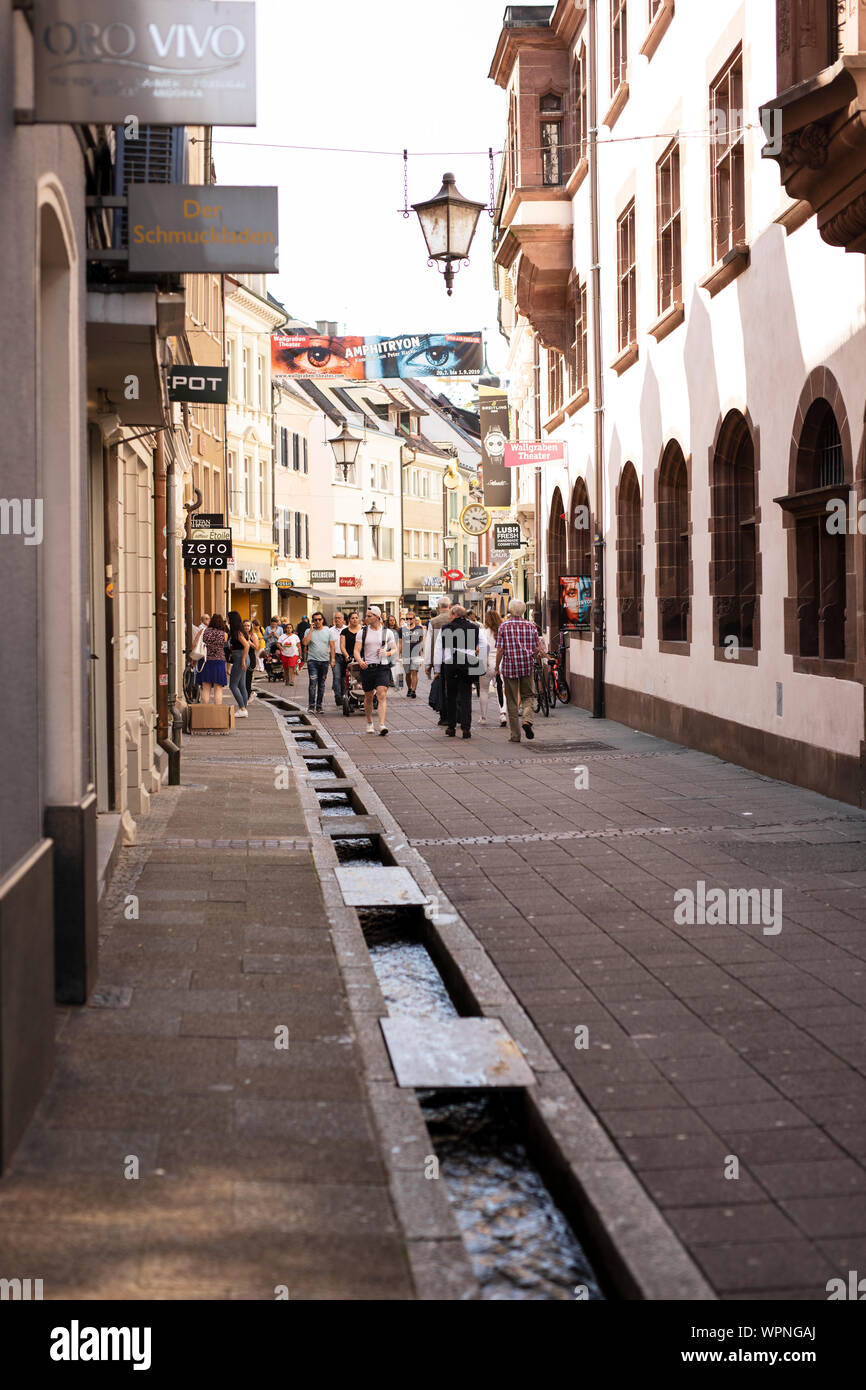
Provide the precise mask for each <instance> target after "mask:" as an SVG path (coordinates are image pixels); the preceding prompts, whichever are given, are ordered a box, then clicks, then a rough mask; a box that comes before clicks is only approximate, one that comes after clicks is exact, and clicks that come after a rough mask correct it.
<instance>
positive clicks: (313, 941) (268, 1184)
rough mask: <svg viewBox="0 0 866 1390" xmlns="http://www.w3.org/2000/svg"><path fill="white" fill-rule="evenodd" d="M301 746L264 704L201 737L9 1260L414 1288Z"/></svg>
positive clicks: (50, 1275) (24, 1175)
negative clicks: (308, 821)
mask: <svg viewBox="0 0 866 1390" xmlns="http://www.w3.org/2000/svg"><path fill="white" fill-rule="evenodd" d="M284 757H285V749H284V745H283V742H282V739H281V738H280V735H279V732H278V730H277V729H276V727H275V724H274V719H273V714H272V713H271V711H270V710H268V709H265V708H263V707H258V706H257V703H256V702H255V701H254V702H253V703H252V705H251V707H250V718H249V720H248V721H244V722H239V723H238V725H237V727H236V730H235V732H234V733H233V734H231V735H226V736H201V735H200V736H197V737H191V738H187V739H185V740H184V745H183V754H182V770H183V786H182V787H180V788H172V789H167V790H164V791H163V792H161V793H160V795H159V796H157V797H154V799H153V801H152V810H151V813H150V815H149V816H147V817H146V818H144V819H143V820H142V821H141V822H140V824H139V832H140V843H139V844H138V845H137V846H135V847H133V848H130V849H127V850H124V851H122V853H121V855H120V860H119V864H118V867H117V869H116V871H115V873H114V875H113V878H112V881H111V885H110V888H109V890H108V893H107V895H106V898H105V900H104V902H103V905H102V912H101V928H102V937H103V940H102V944H101V948H100V985H99V991H98V994H97V997H96V998H95V999H94V1000H93V1001H92V1005H91V1006H89V1007H87V1008H84V1009H65V1010H61V1011H59V1027H58V1055H57V1066H56V1071H55V1078H54V1082H53V1084H52V1086H51V1089H50V1091H49V1092H48V1094H47V1095H46V1097H45V1099H44V1101H43V1103H42V1104H41V1106H40V1108H39V1111H38V1112H37V1116H36V1119H35V1121H34V1122H33V1124H32V1125H31V1126H30V1129H29V1131H28V1132H27V1135H26V1136H25V1139H24V1141H23V1143H22V1144H21V1146H20V1147H19V1149H18V1152H17V1154H16V1155H15V1158H14V1161H13V1164H12V1167H11V1170H10V1172H9V1173H8V1175H7V1176H6V1177H5V1178H4V1179H3V1180H2V1181H0V1247H2V1250H3V1272H4V1274H8V1275H11V1274H12V1273H17V1274H19V1275H20V1276H22V1277H23V1276H31V1277H35V1278H41V1279H42V1280H43V1281H44V1293H45V1297H46V1298H55V1299H56V1298H67V1299H96V1298H110V1299H235V1298H239V1299H274V1298H275V1297H277V1296H286V1295H287V1296H289V1297H290V1298H291V1299H379V1298H383V1299H411V1298H413V1297H414V1293H413V1287H412V1282H411V1279H410V1275H409V1268H408V1262H407V1259H406V1252H405V1245H404V1241H403V1238H402V1236H401V1234H400V1232H399V1227H398V1224H397V1221H396V1219H395V1216H394V1212H393V1209H392V1205H391V1199H390V1195H389V1191H388V1185H387V1179H386V1174H385V1170H384V1167H383V1165H382V1162H381V1159H380V1154H379V1148H378V1143H377V1141H376V1139H375V1137H374V1135H375V1131H374V1129H373V1125H372V1121H371V1119H370V1115H369V1112H368V1107H367V1102H366V1096H365V1091H364V1085H363V1078H362V1071H361V1063H360V1057H359V1053H358V1050H357V1047H356V1046H355V1045H354V1044H353V1041H352V1037H351V1034H350V1029H349V1022H348V1013H347V1008H346V1003H345V997H344V992H343V987H342V981H341V977H340V974H339V969H338V966H337V962H336V958H335V956H334V952H333V949H332V946H331V940H330V935H329V930H328V923H327V921H326V919H325V917H324V915H323V905H322V898H321V893H320V890H319V883H318V879H317V876H316V872H315V868H314V866H313V862H312V858H311V854H310V849H309V841H307V840H306V839H305V834H306V831H305V826H304V821H303V816H302V813H301V809H300V804H299V801H298V798H297V793H296V792H295V791H294V789H278V788H277V787H276V786H275V777H274V767H275V765H277V764H278V763H279V762H282V761H283V760H284ZM135 910H137V911H138V917H137V919H135V918H134V917H132V913H133V912H134V911H135ZM100 1005H101V1006H100ZM283 1026H285V1027H286V1028H287V1029H288V1044H289V1045H288V1049H287V1050H286V1049H282V1048H278V1047H277V1046H276V1042H277V1038H278V1036H281V1037H282V1038H283V1039H284V1038H285V1036H286V1035H285V1034H283V1035H278V1034H277V1032H276V1030H277V1029H278V1028H280V1027H283ZM131 1160H137V1163H138V1173H139V1176H138V1177H137V1178H136V1177H134V1176H126V1175H127V1174H132V1173H134V1171H135V1165H134V1164H133V1163H132V1162H131ZM280 1286H282V1289H281V1295H278V1294H277V1292H276V1291H277V1290H278V1288H280ZM282 1290H284V1291H285V1293H283V1292H282Z"/></svg>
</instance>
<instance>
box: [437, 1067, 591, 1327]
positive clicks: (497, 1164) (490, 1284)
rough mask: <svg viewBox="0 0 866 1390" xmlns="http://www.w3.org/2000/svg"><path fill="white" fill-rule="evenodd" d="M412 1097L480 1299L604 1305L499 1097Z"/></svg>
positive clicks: (577, 1245) (516, 1124)
mask: <svg viewBox="0 0 866 1390" xmlns="http://www.w3.org/2000/svg"><path fill="white" fill-rule="evenodd" d="M418 1099H419V1101H420V1102H421V1109H422V1111H423V1114H424V1119H425V1122H426V1124H427V1129H428V1131H429V1133H430V1138H431V1139H432V1141H433V1148H434V1151H435V1153H436V1157H437V1158H438V1159H439V1165H440V1169H439V1171H440V1173H441V1175H442V1177H443V1178H444V1179H445V1183H446V1185H447V1189H448V1196H449V1198H450V1199H451V1204H452V1207H453V1209H454V1215H455V1217H456V1219H457V1224H458V1226H459V1227H460V1231H461V1234H462V1236H463V1242H464V1244H465V1246H466V1250H467V1252H468V1254H469V1258H470V1261H471V1263H472V1268H473V1272H474V1274H475V1277H476V1278H477V1280H478V1282H479V1284H480V1285H481V1294H482V1297H483V1298H484V1299H489V1300H491V1301H516V1300H521V1301H530V1302H533V1301H541V1300H544V1301H548V1300H556V1301H562V1302H564V1301H566V1300H568V1301H573V1300H575V1299H578V1298H579V1299H581V1300H592V1301H597V1300H599V1299H603V1298H604V1294H603V1293H602V1291H601V1289H600V1287H599V1283H598V1278H597V1276H596V1274H595V1272H594V1271H593V1268H592V1266H591V1264H590V1262H589V1260H588V1258H587V1256H586V1254H585V1252H584V1250H583V1248H582V1246H581V1245H580V1242H579V1241H578V1239H577V1237H576V1235H575V1234H574V1231H573V1230H572V1228H571V1226H570V1225H569V1222H568V1221H567V1219H566V1218H565V1216H564V1215H563V1213H562V1212H561V1211H560V1209H559V1208H558V1207H557V1205H556V1203H555V1202H554V1200H553V1198H552V1197H551V1195H550V1193H549V1192H548V1190H547V1188H546V1187H545V1185H544V1182H543V1181H542V1179H541V1177H540V1175H539V1173H538V1171H537V1169H536V1167H535V1165H534V1164H533V1162H532V1159H531V1158H530V1156H529V1153H528V1152H527V1149H526V1145H525V1144H524V1143H523V1140H522V1139H521V1135H520V1125H519V1121H518V1120H517V1119H516V1118H515V1116H514V1114H513V1112H512V1110H511V1108H510V1107H509V1103H508V1101H507V1100H506V1098H505V1096H503V1095H497V1094H496V1093H494V1092H489V1091H487V1092H483V1093H479V1094H474V1095H473V1094H467V1093H466V1092H465V1091H463V1092H457V1091H449V1092H435V1091H419V1092H418Z"/></svg>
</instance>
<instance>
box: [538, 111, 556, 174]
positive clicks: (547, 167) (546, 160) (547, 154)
mask: <svg viewBox="0 0 866 1390" xmlns="http://www.w3.org/2000/svg"><path fill="white" fill-rule="evenodd" d="M538 107H539V111H540V113H541V181H542V183H544V184H545V185H548V186H557V185H559V184H561V183H562V97H558V96H555V95H554V93H552V92H550V93H548V95H547V96H543V97H542V98H541V100H540V102H539V104H538Z"/></svg>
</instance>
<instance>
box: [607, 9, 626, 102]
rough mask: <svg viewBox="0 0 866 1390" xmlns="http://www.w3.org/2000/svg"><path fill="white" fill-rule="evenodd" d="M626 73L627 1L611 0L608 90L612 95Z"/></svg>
mask: <svg viewBox="0 0 866 1390" xmlns="http://www.w3.org/2000/svg"><path fill="white" fill-rule="evenodd" d="M627 75H628V3H627V0H611V6H610V91H611V95H612V96H613V95H614V93H615V92H616V91H617V89H618V88H619V87H620V85H621V84H622V83H623V82H625V80H626V77H627Z"/></svg>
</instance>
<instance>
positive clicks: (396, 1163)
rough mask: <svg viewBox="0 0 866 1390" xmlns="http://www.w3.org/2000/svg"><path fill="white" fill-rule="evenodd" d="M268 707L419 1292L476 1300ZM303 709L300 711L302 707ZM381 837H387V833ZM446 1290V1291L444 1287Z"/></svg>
mask: <svg viewBox="0 0 866 1390" xmlns="http://www.w3.org/2000/svg"><path fill="white" fill-rule="evenodd" d="M269 703H271V702H270V701H269ZM271 709H272V712H273V715H274V718H275V720H276V723H277V728H278V730H279V732H280V735H281V737H282V740H283V743H284V744H285V747H286V758H287V761H288V763H289V765H290V766H291V768H292V770H293V772H294V775H295V783H296V788H297V792H298V795H299V798H300V802H301V809H302V812H303V815H304V820H305V822H306V824H307V827H308V829H309V832H310V841H309V842H310V849H311V853H312V857H313V863H314V865H315V868H316V872H317V874H318V876H319V883H320V887H321V892H322V898H323V901H324V905H325V913H326V915H327V919H328V925H329V929H330V935H331V941H332V944H333V947H334V952H335V954H336V957H337V964H338V967H339V970H340V974H341V976H342V979H343V986H344V989H345V991H346V998H347V1001H348V1005H349V1011H350V1014H351V1017H352V1022H353V1027H354V1032H355V1039H356V1045H357V1048H358V1051H359V1054H360V1057H361V1061H362V1065H363V1068H364V1072H365V1079H366V1082H367V1096H366V1101H367V1103H368V1106H369V1109H370V1111H371V1114H372V1119H373V1123H374V1129H375V1132H376V1134H377V1135H378V1138H379V1144H380V1152H381V1157H382V1161H383V1163H384V1166H385V1168H386V1170H387V1173H388V1185H389V1189H390V1195H391V1201H392V1205H393V1207H394V1212H395V1216H396V1219H397V1222H398V1225H399V1227H400V1229H401V1230H402V1232H403V1236H404V1239H405V1242H406V1251H407V1257H408V1261H409V1268H410V1271H411V1277H412V1280H413V1283H414V1286H415V1291H416V1294H417V1296H418V1298H419V1300H421V1301H423V1302H438V1301H442V1300H443V1299H457V1300H458V1301H467V1300H470V1301H478V1300H480V1298H481V1289H480V1286H479V1284H478V1281H477V1279H476V1278H475V1275H474V1273H473V1270H472V1266H471V1263H470V1260H469V1256H468V1253H467V1251H466V1247H465V1245H464V1243H463V1237H462V1235H461V1234H460V1230H459V1227H458V1225H457V1219H456V1217H455V1215H454V1211H453V1208H452V1206H451V1202H450V1199H449V1197H448V1193H447V1188H446V1187H445V1185H444V1183H437V1182H431V1181H429V1180H428V1179H427V1178H426V1177H425V1176H424V1158H425V1157H426V1156H427V1153H428V1152H430V1151H431V1150H432V1144H431V1143H430V1139H429V1135H428V1133H427V1127H426V1124H425V1122H424V1117H423V1114H422V1111H421V1106H420V1104H419V1102H418V1098H417V1096H416V1094H415V1092H414V1091H411V1090H405V1089H402V1088H400V1087H398V1085H397V1080H396V1077H395V1075H394V1071H393V1068H392V1066H391V1061H390V1057H389V1055H388V1052H387V1049H386V1047H385V1040H384V1037H383V1035H382V1032H381V1029H380V1027H379V1019H380V1018H382V1017H385V1016H386V1015H387V1012H388V1010H387V1006H386V1004H385V1001H384V999H383V998H382V995H381V991H380V989H379V982H378V979H377V977H376V972H375V970H374V968H373V963H372V960H371V958H370V955H369V952H368V950H367V943H366V941H365V939H364V933H363V931H362V929H361V924H360V919H359V917H358V914H357V911H356V910H355V908H353V907H348V906H347V904H346V902H345V900H344V898H343V895H342V892H341V890H340V886H339V883H338V882H337V878H336V875H335V873H334V870H335V869H336V868H337V867H338V866H339V860H338V858H337V853H336V849H335V848H334V842H333V840H332V839H331V837H330V835H327V834H325V833H324V831H323V830H322V827H321V823H320V818H321V806H320V804H319V801H318V798H317V796H316V791H315V787H316V785H317V784H316V783H314V782H313V781H312V779H311V778H310V777H309V774H308V772H307V766H306V761H305V759H304V757H303V755H302V753H301V752H300V750H299V749H298V748H297V745H296V743H295V740H294V738H293V737H292V732H291V728H290V726H289V725H288V724H287V722H286V720H285V719H284V718H283V714H284V713H285V710H283V709H281V707H280V706H279V705H278V704H276V703H275V702H274V703H271ZM298 712H299V713H300V712H301V711H300V707H298ZM329 752H332V753H334V754H337V753H338V752H339V754H340V756H342V749H340V750H338V749H337V748H336V746H332V747H330V748H323V749H321V755H322V757H323V758H325V757H327V756H328V753H329ZM383 830H384V827H383ZM359 833H361V832H360V831H359ZM382 838H383V840H386V842H387V837H386V836H385V835H384V834H383V836H382ZM389 848H390V846H389ZM407 1136H408V1139H407ZM422 1137H423V1142H422V1144H421V1147H422V1148H423V1149H424V1150H425V1153H424V1154H423V1155H422V1156H421V1158H420V1160H419V1159H415V1155H416V1154H418V1153H419V1152H420V1150H419V1149H417V1148H416V1149H414V1150H411V1151H410V1152H409V1153H408V1154H407V1155H406V1156H405V1157H404V1155H403V1147H404V1145H406V1144H407V1143H412V1142H416V1143H417V1142H419V1141H421V1140H422ZM395 1140H396V1142H395ZM401 1160H402V1161H401ZM408 1160H412V1161H411V1162H409V1161H408ZM443 1290H445V1291H446V1292H444V1293H443Z"/></svg>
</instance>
